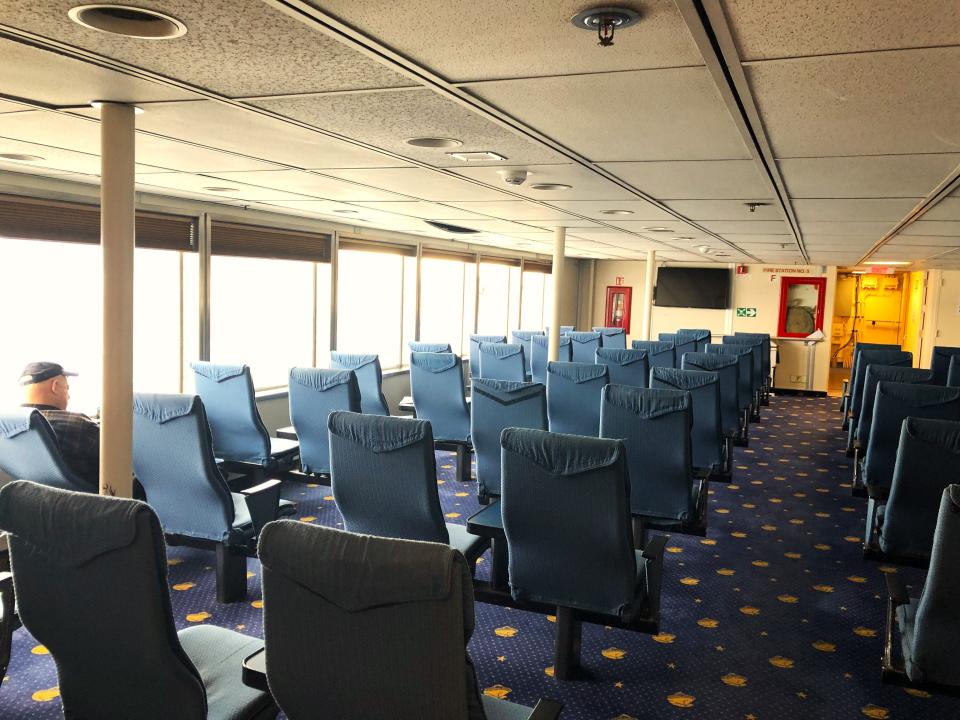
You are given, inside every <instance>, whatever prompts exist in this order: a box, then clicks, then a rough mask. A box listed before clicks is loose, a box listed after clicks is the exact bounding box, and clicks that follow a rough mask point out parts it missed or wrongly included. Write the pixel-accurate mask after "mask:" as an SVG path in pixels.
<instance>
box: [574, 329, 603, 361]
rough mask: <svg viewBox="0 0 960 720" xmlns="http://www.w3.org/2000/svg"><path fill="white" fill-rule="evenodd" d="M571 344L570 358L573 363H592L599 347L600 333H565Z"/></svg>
mask: <svg viewBox="0 0 960 720" xmlns="http://www.w3.org/2000/svg"><path fill="white" fill-rule="evenodd" d="M567 337H568V338H570V342H571V343H572V348H571V353H570V356H571V357H572V358H573V362H581V363H592V362H593V359H594V355H595V354H596V352H597V348H598V347H600V333H598V332H571V333H567Z"/></svg>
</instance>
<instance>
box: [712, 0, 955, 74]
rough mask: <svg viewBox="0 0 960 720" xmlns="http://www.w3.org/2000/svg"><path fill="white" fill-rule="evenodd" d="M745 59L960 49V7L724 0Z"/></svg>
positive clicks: (924, 0)
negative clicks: (932, 48) (947, 46)
mask: <svg viewBox="0 0 960 720" xmlns="http://www.w3.org/2000/svg"><path fill="white" fill-rule="evenodd" d="M723 6H724V10H725V11H726V16H727V18H728V22H729V23H730V27H731V30H732V31H733V35H734V38H735V39H736V41H737V47H738V49H739V52H740V57H741V58H742V59H743V60H757V59H763V58H782V57H798V56H804V55H833V54H840V53H851V52H863V51H871V50H891V49H894V48H909V47H938V46H942V45H960V5H956V4H954V3H949V2H948V3H944V2H943V1H942V0H910V2H901V1H900V0H843V2H835V3H830V4H828V5H825V4H824V3H823V2H822V0H790V2H775V3H758V2H756V1H755V0H724V1H723Z"/></svg>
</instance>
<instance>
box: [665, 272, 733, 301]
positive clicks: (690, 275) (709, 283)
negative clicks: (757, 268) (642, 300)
mask: <svg viewBox="0 0 960 720" xmlns="http://www.w3.org/2000/svg"><path fill="white" fill-rule="evenodd" d="M654 305H657V306H658V307H688V308H718V309H724V308H728V307H730V270H729V269H728V268H698V267H697V268H694V267H690V268H688V267H682V266H676V265H674V266H669V267H662V268H660V269H659V270H658V271H657V285H656V288H655V289H654Z"/></svg>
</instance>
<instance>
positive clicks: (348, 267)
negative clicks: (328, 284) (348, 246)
mask: <svg viewBox="0 0 960 720" xmlns="http://www.w3.org/2000/svg"><path fill="white" fill-rule="evenodd" d="M337 259H338V262H339V267H338V271H337V350H339V351H340V352H351V353H376V354H377V355H379V356H380V365H381V366H382V367H383V368H384V369H387V368H396V367H400V362H401V358H402V356H403V355H406V352H404V353H403V355H401V345H402V342H403V335H404V331H403V320H404V312H403V305H404V302H403V300H404V274H405V273H404V260H405V259H406V258H404V257H403V256H402V255H394V254H391V253H382V252H368V251H363V250H341V251H340V253H339V255H338V257H337ZM413 261H414V272H416V258H413ZM413 287H414V290H413V292H416V283H413ZM414 312H416V307H414ZM411 334H412V333H411Z"/></svg>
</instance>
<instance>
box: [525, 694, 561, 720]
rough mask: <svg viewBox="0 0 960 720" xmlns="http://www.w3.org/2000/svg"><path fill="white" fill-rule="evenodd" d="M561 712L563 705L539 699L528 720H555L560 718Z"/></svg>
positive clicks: (554, 701)
mask: <svg viewBox="0 0 960 720" xmlns="http://www.w3.org/2000/svg"><path fill="white" fill-rule="evenodd" d="M561 710H563V703H559V702H557V701H556V700H548V699H547V698H540V699H539V700H538V701H537V704H536V705H535V706H534V708H533V712H532V713H530V717H529V718H528V720H556V719H557V718H558V717H560V711H561Z"/></svg>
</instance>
